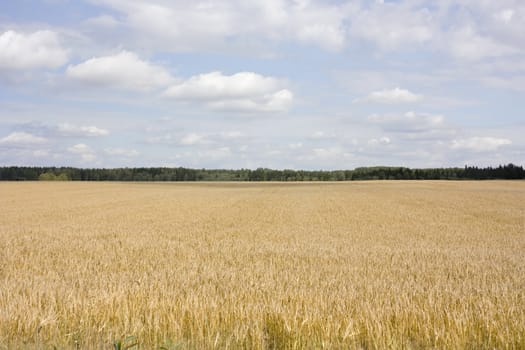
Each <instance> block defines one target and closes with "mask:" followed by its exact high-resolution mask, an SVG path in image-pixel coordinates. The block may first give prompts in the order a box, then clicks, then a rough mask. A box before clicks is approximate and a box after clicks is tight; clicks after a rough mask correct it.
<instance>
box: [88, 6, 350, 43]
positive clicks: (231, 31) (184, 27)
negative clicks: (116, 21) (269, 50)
mask: <svg viewBox="0 0 525 350" xmlns="http://www.w3.org/2000/svg"><path fill="white" fill-rule="evenodd" d="M97 2H98V3H100V4H105V5H106V6H108V7H109V8H111V9H112V10H114V11H116V12H117V13H119V14H120V16H119V17H121V18H122V22H123V25H125V26H126V27H127V28H129V29H130V30H131V31H133V32H134V33H135V35H136V37H138V38H140V40H141V41H142V42H144V44H145V45H157V46H162V49H166V45H165V43H166V42H169V43H170V45H169V47H168V49H169V50H172V51H193V50H197V49H202V48H203V47H205V48H208V49H209V48H211V47H217V46H220V45H222V46H227V45H228V44H229V43H231V42H235V41H236V40H240V41H242V40H245V39H246V40H250V41H253V38H260V39H265V40H270V41H277V42H278V41H286V40H294V41H298V42H301V43H306V44H314V45H317V46H320V47H322V48H325V49H328V50H339V49H341V48H342V47H343V46H344V43H345V28H344V11H343V6H340V5H335V4H326V3H323V2H320V1H283V0H267V1H243V0H228V1H214V2H204V1H177V2H175V1H172V2H167V1H161V0H153V1H146V0H135V1H116V0H98V1H97Z"/></svg>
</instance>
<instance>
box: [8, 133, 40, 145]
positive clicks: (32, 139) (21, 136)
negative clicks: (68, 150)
mask: <svg viewBox="0 0 525 350" xmlns="http://www.w3.org/2000/svg"><path fill="white" fill-rule="evenodd" d="M47 141H48V140H47V139H45V138H43V137H40V136H35V135H33V134H29V133H27V132H23V131H22V132H12V133H11V134H9V135H7V136H5V137H4V138H2V139H0V144H4V145H13V146H21V145H36V144H43V143H46V142H47Z"/></svg>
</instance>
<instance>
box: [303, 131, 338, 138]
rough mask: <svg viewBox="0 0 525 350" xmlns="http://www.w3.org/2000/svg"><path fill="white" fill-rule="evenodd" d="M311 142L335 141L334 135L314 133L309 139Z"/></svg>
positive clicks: (323, 132) (321, 132) (322, 132)
mask: <svg viewBox="0 0 525 350" xmlns="http://www.w3.org/2000/svg"><path fill="white" fill-rule="evenodd" d="M309 138H310V139H312V140H331V139H335V138H336V135H335V134H334V133H327V132H325V131H315V132H314V133H312V134H311V135H310V137H309Z"/></svg>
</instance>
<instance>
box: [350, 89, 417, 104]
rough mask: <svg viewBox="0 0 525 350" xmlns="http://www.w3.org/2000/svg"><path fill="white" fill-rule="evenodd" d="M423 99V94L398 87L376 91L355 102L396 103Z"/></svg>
mask: <svg viewBox="0 0 525 350" xmlns="http://www.w3.org/2000/svg"><path fill="white" fill-rule="evenodd" d="M421 99H422V96H421V95H417V94H414V93H412V92H410V91H408V90H405V89H400V88H398V87H396V88H395V89H392V90H380V91H374V92H372V93H370V94H369V95H368V96H366V97H365V98H362V99H357V100H354V102H364V103H384V104H396V103H413V102H417V101H420V100H421Z"/></svg>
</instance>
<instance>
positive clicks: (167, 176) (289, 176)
mask: <svg viewBox="0 0 525 350" xmlns="http://www.w3.org/2000/svg"><path fill="white" fill-rule="evenodd" d="M461 179H465V180H466V179H472V180H485V179H487V180H488V179H525V171H524V170H523V166H517V165H514V164H507V165H500V166H498V167H486V168H479V167H475V166H465V167H464V168H430V169H411V168H406V167H385V166H377V167H362V168H356V169H354V170H290V169H285V170H276V169H267V168H258V169H255V170H251V169H190V168H182V167H179V168H114V169H103V168H92V169H84V168H72V167H20V166H11V167H0V181H36V180H41V181H68V180H72V181H352V180H461Z"/></svg>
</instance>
